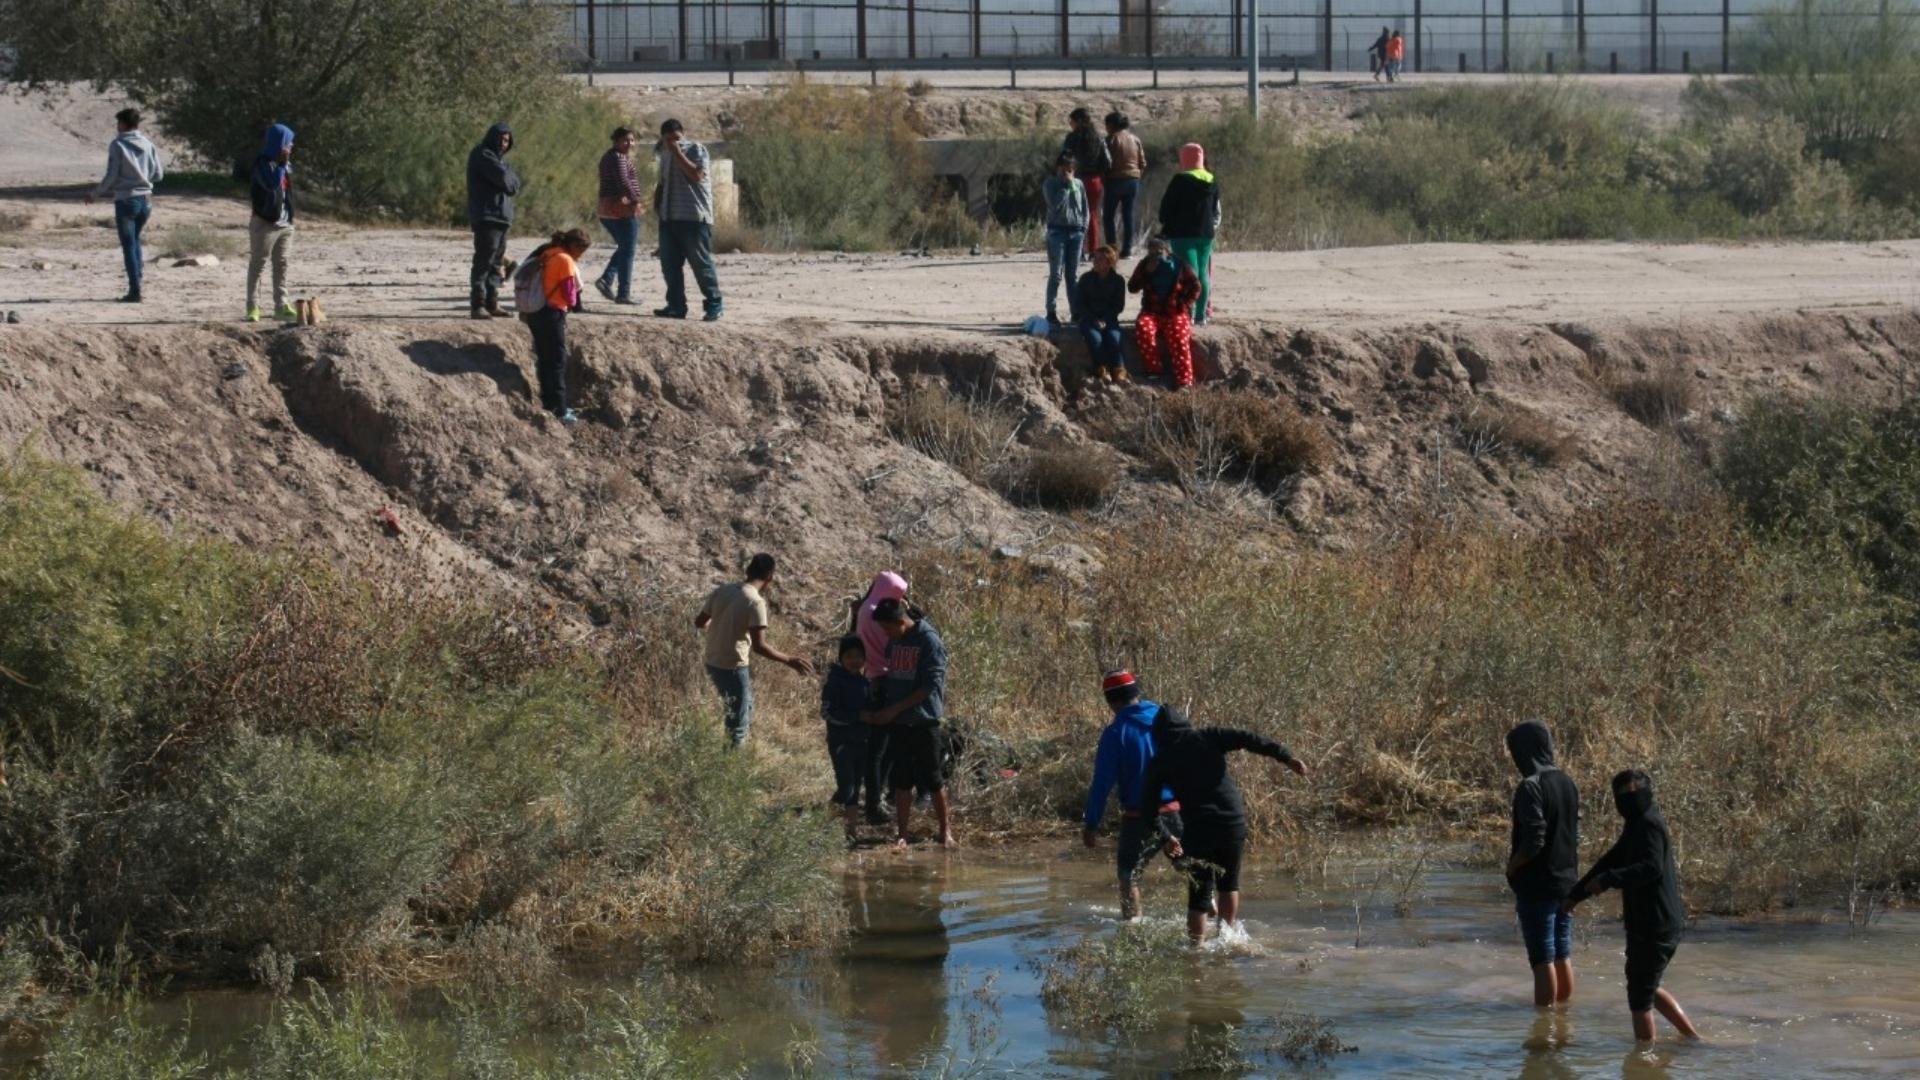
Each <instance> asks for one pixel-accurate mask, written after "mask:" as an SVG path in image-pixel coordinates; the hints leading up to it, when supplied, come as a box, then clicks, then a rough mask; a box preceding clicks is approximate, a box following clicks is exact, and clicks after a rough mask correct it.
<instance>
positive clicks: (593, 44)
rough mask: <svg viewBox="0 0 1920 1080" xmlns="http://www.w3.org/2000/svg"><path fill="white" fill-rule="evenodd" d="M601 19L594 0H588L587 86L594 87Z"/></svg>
mask: <svg viewBox="0 0 1920 1080" xmlns="http://www.w3.org/2000/svg"><path fill="white" fill-rule="evenodd" d="M599 22H600V18H599V16H598V15H597V14H595V13H594V10H593V0H587V85H588V86H592V85H593V60H594V57H595V56H596V55H597V54H598V52H599V44H598V41H597V40H596V35H597V34H598V33H599V26H598V24H599Z"/></svg>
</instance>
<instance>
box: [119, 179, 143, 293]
mask: <svg viewBox="0 0 1920 1080" xmlns="http://www.w3.org/2000/svg"><path fill="white" fill-rule="evenodd" d="M152 214H153V203H151V202H149V201H148V200H147V197H146V196H145V195H136V196H134V197H133V198H131V199H115V200H114V202H113V231H114V232H116V233H119V234H120V260H121V261H122V262H124V263H126V265H127V290H128V291H129V292H131V293H133V294H134V295H136V296H138V295H139V293H140V277H141V270H142V268H143V267H144V266H145V265H146V257H145V255H144V254H143V253H142V252H141V250H140V230H142V229H144V228H146V227H147V218H148V217H149V216H151V215H152Z"/></svg>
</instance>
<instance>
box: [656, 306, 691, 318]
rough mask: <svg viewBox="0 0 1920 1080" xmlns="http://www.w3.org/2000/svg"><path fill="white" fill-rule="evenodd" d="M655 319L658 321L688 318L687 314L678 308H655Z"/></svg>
mask: <svg viewBox="0 0 1920 1080" xmlns="http://www.w3.org/2000/svg"><path fill="white" fill-rule="evenodd" d="M653 317H654V318H656V319H684V318H686V317H687V313H686V312H684V311H681V310H679V309H677V308H670V307H663V308H654V309H653Z"/></svg>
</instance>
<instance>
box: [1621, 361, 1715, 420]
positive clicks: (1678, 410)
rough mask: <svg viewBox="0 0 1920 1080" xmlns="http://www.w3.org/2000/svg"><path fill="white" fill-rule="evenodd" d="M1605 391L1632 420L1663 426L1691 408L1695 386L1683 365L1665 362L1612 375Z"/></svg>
mask: <svg viewBox="0 0 1920 1080" xmlns="http://www.w3.org/2000/svg"><path fill="white" fill-rule="evenodd" d="M1608 394H1609V395H1610V396H1611V397H1612V398H1613V400H1614V403H1615V404H1617V405H1619V406H1620V407H1621V408H1622V409H1624V410H1626V413H1627V415H1628V416H1631V417H1633V418H1634V419H1635V420H1638V421H1640V422H1641V423H1643V424H1645V425H1647V426H1648V427H1667V426H1669V425H1671V424H1673V423H1675V422H1677V421H1679V420H1680V419H1681V418H1683V417H1685V416H1686V415H1687V414H1688V413H1690V412H1692V411H1693V407H1694V403H1695V402H1696V401H1697V400H1698V399H1699V386H1698V385H1697V384H1696V383H1695V382H1694V380H1693V376H1692V375H1691V374H1690V373H1689V372H1688V371H1687V369H1686V368H1684V367H1682V366H1681V365H1679V364H1667V365H1665V366H1663V367H1660V368H1659V369H1657V370H1654V371H1649V372H1643V373H1640V374H1635V375H1630V376H1627V377H1624V378H1616V379H1615V380H1614V381H1613V384H1612V385H1611V386H1610V387H1609V388H1608Z"/></svg>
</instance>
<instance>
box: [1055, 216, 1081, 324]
mask: <svg viewBox="0 0 1920 1080" xmlns="http://www.w3.org/2000/svg"><path fill="white" fill-rule="evenodd" d="M1086 242H1087V230H1085V229H1063V228H1060V227H1058V226H1053V225H1049V226H1048V227H1047V318H1049V319H1052V320H1053V321H1055V322H1059V321H1060V320H1059V318H1058V316H1057V314H1056V313H1057V312H1058V311H1059V310H1060V309H1059V308H1058V307H1057V306H1056V305H1055V303H1054V298H1055V297H1057V296H1059V295H1060V278H1061V275H1062V274H1064V275H1065V276H1066V279H1067V311H1068V312H1069V313H1070V314H1071V317H1072V321H1074V322H1079V321H1080V245H1082V244H1084V243H1086Z"/></svg>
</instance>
